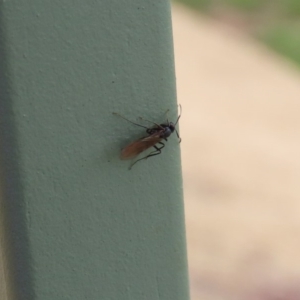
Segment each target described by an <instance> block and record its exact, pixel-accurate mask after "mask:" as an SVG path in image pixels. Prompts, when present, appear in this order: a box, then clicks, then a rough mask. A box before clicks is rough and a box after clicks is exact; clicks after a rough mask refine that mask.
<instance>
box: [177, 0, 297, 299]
mask: <svg viewBox="0 0 300 300" xmlns="http://www.w3.org/2000/svg"><path fill="white" fill-rule="evenodd" d="M172 13H173V30H174V43H175V62H176V76H177V89H178V102H179V103H181V104H182V107H183V114H182V118H181V120H180V132H181V136H182V143H181V149H182V163H183V176H184V194H185V195H184V197H185V211H186V227H187V243H188V259H189V273H190V274H189V275H190V285H191V299H192V300H196V299H197V300H198V299H201V300H216V299H222V300H227V299H230V300H231V299H239V300H253V299H256V300H275V299H276V300H281V299H282V300H294V299H299V300H300V117H299V116H300V113H299V112H300V72H299V70H300V0H281V1H280V0H277V1H276V0H182V1H178V2H174V3H173V12H172Z"/></svg>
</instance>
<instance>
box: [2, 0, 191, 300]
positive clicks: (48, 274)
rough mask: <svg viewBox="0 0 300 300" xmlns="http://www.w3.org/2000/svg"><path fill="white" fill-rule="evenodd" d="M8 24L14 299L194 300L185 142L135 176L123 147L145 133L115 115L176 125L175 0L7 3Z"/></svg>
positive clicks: (7, 143)
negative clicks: (183, 161)
mask: <svg viewBox="0 0 300 300" xmlns="http://www.w3.org/2000/svg"><path fill="white" fill-rule="evenodd" d="M0 14H1V16H0V29H1V32H0V51H1V52H0V55H1V62H0V64H1V65H0V79H1V80H0V97H1V108H0V142H1V145H0V147H1V148H0V150H1V153H0V155H1V157H0V158H1V164H0V171H1V211H2V216H3V218H2V221H3V228H2V229H4V230H3V231H4V238H3V239H2V252H3V255H4V258H5V262H7V263H6V264H5V265H7V267H6V268H5V270H4V272H3V274H4V275H5V281H6V287H5V288H6V291H7V292H6V294H7V298H8V299H9V300H10V299H18V300H19V299H22V300H27V299H28V300H29V299H30V300H32V299H33V300H53V299H72V300H76V299H78V300H79V299H80V300H81V299H89V300H93V299H105V300H108V299H116V300H122V299H130V300H132V299H136V300H142V299H151V300H155V299H160V300H162V299H170V300H176V299H178V300H179V299H180V300H184V299H188V284H187V266H186V252H185V233H184V217H183V203H182V179H181V167H180V151H179V146H178V141H177V138H176V136H175V135H174V136H171V137H170V139H169V141H168V143H167V145H166V147H165V149H164V151H163V153H162V154H161V155H159V156H157V157H155V158H150V159H148V160H147V161H142V162H140V163H138V164H137V165H136V166H135V167H134V168H133V169H132V170H131V171H129V170H128V166H129V163H128V162H124V161H120V160H119V152H120V148H122V146H124V145H126V143H128V142H130V141H131V140H132V139H135V138H137V137H140V136H143V135H144V134H145V132H144V130H143V129H142V128H140V127H135V126H133V125H132V124H130V123H127V122H126V121H124V120H123V119H121V118H118V117H116V116H114V115H112V112H113V111H116V112H119V113H121V114H123V115H124V116H126V117H128V118H131V119H132V120H137V118H138V117H139V116H143V117H145V118H147V119H150V120H153V121H154V122H161V121H164V118H165V117H164V112H165V111H166V109H168V108H169V109H170V114H169V117H170V119H172V120H175V118H176V101H175V99H176V96H175V79H174V59H173V46H172V29H171V17H170V3H169V1H167V0H160V1H145V0H144V1H141V0H128V1H120V0H107V1H89V0H88V1H75V2H74V1H72V0H63V1H61V0H53V1H38V0H28V1H1V4H0ZM146 124H147V125H148V123H146ZM2 271H3V270H2ZM3 290H4V289H3Z"/></svg>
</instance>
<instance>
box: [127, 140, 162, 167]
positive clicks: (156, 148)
mask: <svg viewBox="0 0 300 300" xmlns="http://www.w3.org/2000/svg"><path fill="white" fill-rule="evenodd" d="M159 144H160V145H162V146H161V147H160V148H158V147H157V146H153V147H154V148H155V150H154V151H152V152H150V153H149V154H148V155H147V156H145V157H142V158H140V159H138V160H136V161H135V162H134V163H133V164H132V165H131V166H130V167H129V170H131V168H132V167H133V166H134V165H135V164H136V163H137V162H138V161H140V160H144V159H147V158H149V157H152V156H156V155H159V154H161V149H162V148H164V147H165V144H164V143H162V142H159Z"/></svg>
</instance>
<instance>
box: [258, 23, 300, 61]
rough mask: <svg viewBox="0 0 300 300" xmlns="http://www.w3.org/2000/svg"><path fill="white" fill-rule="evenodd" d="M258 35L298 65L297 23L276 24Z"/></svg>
mask: <svg viewBox="0 0 300 300" xmlns="http://www.w3.org/2000/svg"><path fill="white" fill-rule="evenodd" d="M259 37H260V38H261V40H262V41H264V42H265V43H266V44H267V45H269V46H270V47H271V48H273V49H274V50H276V51H277V52H279V53H281V54H283V55H285V56H287V57H289V58H291V59H292V60H294V61H295V62H296V63H297V64H298V65H299V66H300V27H299V25H297V26H296V25H277V26H274V27H272V28H271V29H269V30H267V31H266V32H265V33H263V34H261V35H260V36H259Z"/></svg>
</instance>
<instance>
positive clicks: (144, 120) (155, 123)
mask: <svg viewBox="0 0 300 300" xmlns="http://www.w3.org/2000/svg"><path fill="white" fill-rule="evenodd" d="M139 118H140V119H141V120H144V121H147V122H150V123H152V124H154V125H156V126H157V127H158V128H160V129H164V128H163V127H162V126H160V125H159V124H157V123H155V122H152V121H149V120H147V119H144V118H142V117H139ZM150 129H151V128H150Z"/></svg>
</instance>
